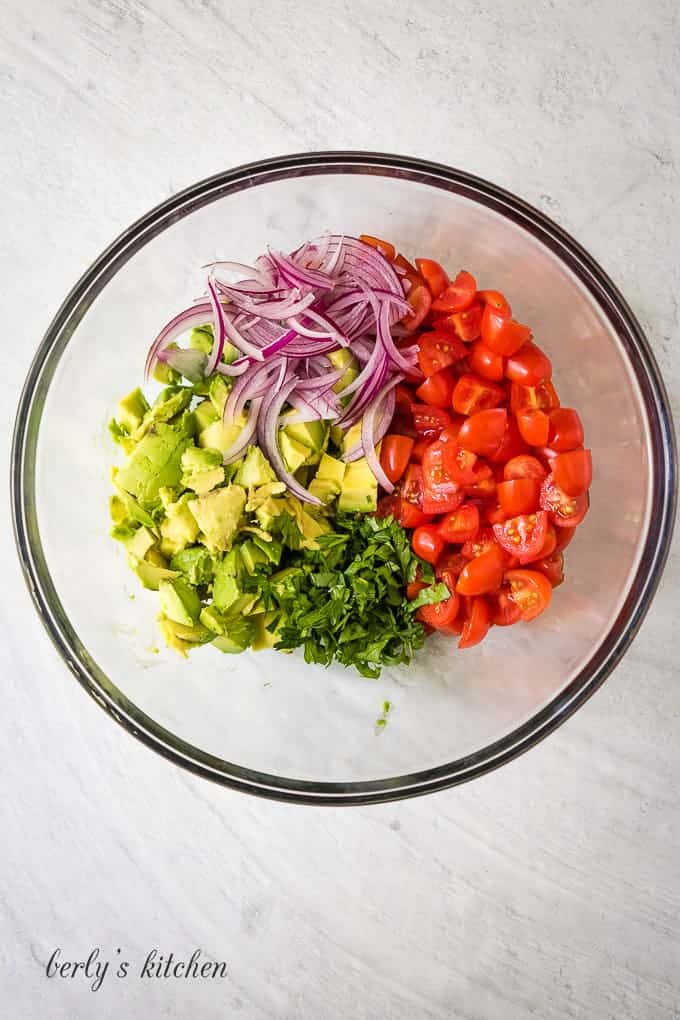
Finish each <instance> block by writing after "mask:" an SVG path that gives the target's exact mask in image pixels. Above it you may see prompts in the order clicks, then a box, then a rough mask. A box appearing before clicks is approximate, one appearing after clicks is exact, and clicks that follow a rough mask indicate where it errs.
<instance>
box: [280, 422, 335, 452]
mask: <svg viewBox="0 0 680 1020" xmlns="http://www.w3.org/2000/svg"><path fill="white" fill-rule="evenodd" d="M281 432H282V433H283V434H285V435H287V436H288V437H289V438H290V439H294V440H295V441H296V442H297V443H302V445H303V446H307V447H309V449H310V450H313V451H314V452H315V453H319V451H320V450H322V449H323V447H324V444H325V442H326V438H327V436H328V425H327V424H326V422H324V421H321V420H319V421H303V422H297V423H296V424H295V425H285V424H284V426H283V428H282V429H281Z"/></svg>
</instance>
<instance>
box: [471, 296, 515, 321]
mask: <svg viewBox="0 0 680 1020" xmlns="http://www.w3.org/2000/svg"><path fill="white" fill-rule="evenodd" d="M477 297H478V298H479V300H480V301H482V302H483V303H484V304H485V305H491V307H492V308H493V309H494V311H496V312H500V313H501V315H505V316H507V318H510V316H511V315H512V309H511V307H510V305H509V304H508V302H507V301H506V299H505V296H504V295H503V294H501V292H500V291H499V290H480V291H477Z"/></svg>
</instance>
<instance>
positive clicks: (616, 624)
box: [10, 150, 677, 805]
mask: <svg viewBox="0 0 680 1020" xmlns="http://www.w3.org/2000/svg"><path fill="white" fill-rule="evenodd" d="M329 173H331V174H332V173H349V174H361V173H369V174H378V175H383V176H390V175H392V176H399V177H401V178H406V179H409V180H411V181H414V182H419V183H424V184H429V185H431V186H434V187H438V188H441V189H444V190H447V191H450V192H453V193H454V194H459V195H462V196H464V197H466V198H470V199H472V200H473V201H477V202H478V203H481V204H482V205H484V206H486V207H487V208H491V209H493V210H495V211H496V212H499V213H500V214H502V215H503V216H505V217H506V218H508V219H510V220H512V221H513V222H515V223H517V224H518V225H519V226H521V227H523V228H524V229H526V230H528V231H529V232H530V233H531V234H532V235H533V236H534V237H535V238H536V239H537V240H539V241H540V242H541V243H542V244H544V245H545V246H546V247H548V248H549V249H550V250H551V251H552V252H553V254H555V255H557V256H558V257H559V258H560V259H561V260H562V261H563V262H564V263H565V264H566V265H567V266H568V268H569V269H570V270H571V271H572V272H573V273H574V274H575V275H576V277H577V278H578V279H579V281H580V283H581V284H582V285H584V286H585V287H586V289H587V290H588V291H589V293H590V294H591V296H592V297H593V299H594V300H595V301H596V303H597V305H598V306H599V308H600V310H601V311H602V313H603V314H604V315H605V317H606V318H607V320H608V322H609V323H610V325H611V326H612V328H613V329H615V330H616V331H617V333H618V336H619V338H620V340H621V342H622V346H623V348H624V350H625V352H626V354H627V357H628V361H629V364H630V367H631V369H632V371H633V373H634V375H635V377H636V381H637V383H638V386H639V387H640V390H641V393H642V398H643V401H644V404H645V409H646V413H647V423H648V427H649V431H650V439H651V447H652V472H651V473H652V478H651V486H650V488H651V495H650V509H651V516H650V519H651V520H652V521H654V527H648V529H647V535H646V538H645V541H644V546H643V549H642V553H641V555H640V558H639V562H638V565H637V569H636V571H635V574H634V577H633V578H632V580H631V581H630V586H629V590H628V593H627V595H626V598H625V600H624V602H623V605H622V606H621V608H620V610H619V613H618V614H617V617H616V618H615V620H614V621H613V623H612V625H611V627H610V629H609V631H608V633H607V635H606V636H605V638H604V639H603V641H602V642H601V644H600V645H599V647H598V648H596V649H595V651H594V653H593V654H592V655H591V657H590V659H589V661H588V662H587V663H586V664H585V665H584V666H583V668H582V669H581V670H580V672H579V674H578V675H577V676H576V677H574V679H573V680H572V681H571V682H570V683H569V684H568V685H567V687H566V688H564V690H562V691H561V692H560V693H559V694H558V695H556V696H555V697H554V698H553V699H552V700H551V701H550V702H549V703H548V704H547V705H545V706H544V707H543V708H542V709H540V710H539V711H538V712H537V713H535V714H534V715H533V716H532V717H531V718H530V719H528V720H527V721H526V722H524V723H522V724H521V725H520V726H519V727H516V728H515V729H514V730H512V731H511V732H510V733H508V734H507V735H506V736H504V737H502V738H500V739H499V740H496V741H495V742H493V743H491V744H488V745H486V746H485V747H483V748H480V749H479V750H478V751H476V752H474V753H472V754H469V755H466V756H464V757H463V758H459V759H456V760H454V761H453V762H449V763H446V764H443V765H440V766H436V767H434V768H430V769H427V770H424V771H420V772H416V773H412V774H409V775H404V776H394V777H389V778H386V779H381V780H374V781H361V782H346V783H342V782H332V783H330V782H315V781H312V780H296V779H292V778H289V777H285V776H275V775H268V774H266V773H260V772H257V771H255V770H252V769H247V768H243V767H241V766H238V765H235V764H232V763H230V762H226V761H223V760H222V759H221V758H218V757H215V756H213V755H211V754H208V753H207V752H203V751H201V750H200V749H199V748H196V747H193V745H190V744H187V743H185V742H184V741H182V740H181V739H180V738H178V737H177V736H176V735H174V734H172V733H170V732H169V731H168V730H165V729H164V728H163V727H161V726H159V725H158V724H157V723H156V722H155V721H154V720H153V719H152V718H151V717H149V716H147V715H146V714H145V713H143V712H141V711H140V710H139V709H137V708H136V706H135V705H133V704H132V703H131V702H129V701H128V700H127V698H126V697H125V696H124V695H123V694H122V692H120V691H118V689H117V688H115V687H114V685H113V684H112V683H111V682H110V681H108V678H106V677H105V674H104V673H103V671H101V670H100V669H99V667H98V666H97V664H96V663H95V662H94V661H93V660H92V659H91V658H90V656H89V654H88V653H87V651H86V649H85V648H84V646H83V645H82V644H81V642H80V641H79V639H78V637H77V635H76V634H75V632H74V631H73V630H72V628H71V627H70V623H69V621H68V619H67V618H66V615H65V614H64V613H63V612H62V613H60V612H59V610H60V604H59V599H58V596H57V594H56V591H55V589H54V586H53V584H52V581H51V577H50V575H49V570H48V568H47V564H46V560H45V557H44V553H43V551H42V546H41V543H40V537H39V532H38V527H37V521H36V520H35V517H34V514H33V516H32V515H31V513H32V511H31V501H32V494H33V484H34V478H35V453H36V444H37V435H38V426H39V422H40V414H41V404H42V403H43V402H44V400H43V399H42V398H44V395H45V394H46V392H47V390H48V388H49V384H50V382H51V378H52V375H53V373H54V369H55V368H56V365H57V363H58V361H59V358H60V356H61V354H62V352H63V350H64V349H65V347H66V345H67V343H68V340H69V338H70V336H71V335H72V333H73V331H74V329H75V328H76V326H77V323H78V321H79V319H80V318H81V317H82V315H83V314H84V313H85V312H86V311H87V308H88V307H89V305H90V303H91V301H92V300H93V299H94V298H95V297H96V296H97V294H98V293H99V292H100V291H101V290H102V289H103V287H104V286H105V285H106V283H107V281H108V280H109V279H110V278H111V277H112V276H113V275H115V273H116V272H117V270H118V268H119V267H120V266H121V265H122V264H123V263H124V262H126V261H127V260H128V258H130V257H131V255H133V254H134V252H135V251H137V250H138V249H139V248H140V247H142V246H143V245H144V244H145V243H146V242H147V241H148V240H150V239H151V238H152V237H153V236H155V235H156V234H159V233H161V232H162V231H163V230H164V229H165V228H166V227H167V226H169V225H170V224H171V223H173V222H175V221H177V220H178V219H181V218H183V217H184V216H186V215H188V214H190V213H191V212H192V211H193V210H195V209H197V208H200V207H202V206H204V205H207V204H209V203H210V202H212V201H215V200H216V199H218V198H220V197H222V196H224V195H226V194H230V193H234V192H236V191H239V190H241V189H242V188H244V187H253V186H260V185H262V184H266V183H268V182H270V181H274V180H281V179H285V178H289V177H297V176H305V175H319V174H329ZM49 369H51V371H49ZM29 426H32V427H29ZM10 490H11V505H12V520H13V528H14V537H15V542H16V547H17V551H18V555H19V560H20V563H21V567H22V571H23V574H24V578H25V580H26V584H27V586H28V589H29V592H30V595H31V598H32V600H33V603H34V605H35V607H36V609H37V611H38V613H39V615H40V618H41V620H42V622H43V625H44V626H45V628H46V630H47V633H48V634H49V636H50V638H51V640H52V642H53V644H54V645H55V647H56V648H57V650H58V651H59V653H60V655H61V657H62V659H63V660H64V662H65V663H66V665H67V666H68V667H69V668H70V670H71V671H72V672H73V674H74V675H75V677H76V679H77V680H78V681H79V683H80V684H81V685H82V686H83V687H84V689H85V690H86V691H87V692H88V693H89V694H90V695H91V696H92V697H93V698H94V699H95V700H96V701H97V703H98V704H99V705H100V706H101V707H102V708H103V709H104V710H105V711H106V712H107V713H108V714H109V715H110V716H111V717H112V718H114V719H115V720H116V722H118V723H119V724H120V725H121V726H123V727H124V728H125V729H127V730H128V732H130V733H132V734H133V736H135V737H136V738H137V739H138V740H141V741H142V742H143V743H144V744H146V745H147V746H148V747H150V748H152V749H153V750H154V751H156V752H157V753H159V754H161V755H162V756H164V757H165V758H167V759H169V760H170V761H172V762H174V763H175V764H176V765H179V766H181V767H183V768H185V769H187V770H188V771H190V772H192V773H193V774H194V775H197V776H200V777H202V778H206V779H210V780H212V781H213V782H216V783H219V784H220V785H222V786H227V787H231V788H233V789H237V790H241V791H246V792H249V793H251V794H255V795H257V796H261V797H266V798H271V799H275V800H282V801H288V802H295V803H304V804H335V805H338V804H347V805H365V804H371V803H378V802H383V801H390V800H398V799H402V798H405V797H412V796H417V795H421V794H424V793H429V792H433V791H436V790H441V789H444V788H446V787H449V786H454V785H457V784H459V783H463V782H468V781H469V780H471V779H474V778H476V777H478V776H481V775H483V774H485V773H486V772H489V771H491V770H493V769H495V768H498V767H499V766H500V765H502V764H504V763H505V762H507V761H510V760H511V759H512V758H515V757H517V756H518V755H519V754H521V753H523V752H524V751H526V750H528V749H529V748H530V747H532V746H534V745H535V744H537V743H538V742H539V741H540V740H542V739H543V738H544V737H546V736H547V735H548V734H549V733H551V732H552V731H553V730H554V729H555V728H556V727H557V726H559V725H561V724H562V723H563V722H564V721H565V720H566V719H568V718H569V716H570V715H572V713H573V712H575V711H576V709H577V708H579V707H580V706H581V705H582V704H583V703H584V702H585V701H586V700H587V699H588V698H589V697H590V696H591V695H592V694H593V693H594V692H595V691H596V690H597V689H598V687H600V685H601V684H602V683H603V682H604V680H605V679H606V678H607V676H608V675H609V674H610V673H611V672H612V670H613V669H614V667H615V666H616V665H617V663H618V662H619V661H620V659H621V657H622V656H623V654H624V653H625V651H626V649H627V648H628V647H629V645H630V643H631V642H632V640H633V638H634V637H635V635H636V633H637V631H638V629H639V627H640V625H641V623H642V620H643V619H644V617H645V615H646V613H647V610H648V609H649V606H650V603H651V600H652V598H653V596H654V593H655V591H656V589H657V587H658V584H659V581H660V579H661V574H662V571H663V567H664V564H665V562H666V559H667V556H668V552H669V548H670V542H671V537H672V532H673V524H674V519H675V508H676V500H677V456H676V449H675V434H674V428H673V421H672V416H671V411H670V404H669V400H668V396H667V393H666V389H665V386H664V383H663V380H662V377H661V374H660V372H659V369H658V366H657V364H656V361H655V358H654V356H653V354H652V351H651V348H650V345H649V343H648V341H647V339H646V337H645V335H644V333H643V331H642V328H641V326H640V324H639V323H638V321H637V319H636V317H635V316H634V314H633V312H632V310H631V309H630V307H629V306H628V304H627V302H626V300H625V299H624V297H623V296H622V295H621V293H620V292H619V290H618V288H617V287H616V286H615V284H614V283H613V282H612V280H611V279H610V278H609V276H608V275H607V274H606V273H605V271H604V270H603V269H602V267H601V266H600V265H599V264H598V263H597V262H596V261H595V259H593V258H592V256H590V255H589V254H588V252H587V251H586V250H585V249H584V248H583V247H582V246H581V245H580V244H579V243H578V242H577V241H576V240H575V239H574V238H573V237H571V235H570V234H568V233H567V232H566V231H565V230H563V229H562V228H561V227H560V226H558V225H557V224H556V223H554V222H553V221H552V220H551V219H550V218H549V217H547V216H546V215H544V213H542V212H541V211H539V210H538V209H536V208H534V207H533V206H531V205H529V204H528V203H527V202H525V201H524V200H523V199H521V198H518V197H517V196H515V195H514V194H512V193H511V192H509V191H506V190H505V189H503V188H500V187H498V186H497V185H495V184H493V183H491V182H489V181H487V180H484V179H483V178H480V177H477V176H475V175H473V174H470V173H467V172H466V171H463V170H459V169H455V168H453V167H449V166H446V165H444V164H440V163H434V162H429V161H427V160H424V159H420V158H417V157H410V156H402V155H393V154H389V153H378V152H368V151H359V150H356V151H355V150H347V151H342V150H339V151H322V152H302V153H293V154H290V155H283V156H278V157H273V158H269V159H262V160H257V161H255V162H252V163H246V164H243V165H240V166H237V167H234V168H232V169H230V170H225V171H222V172H220V173H217V174H214V175H212V176H211V177H208V178H205V179H204V180H201V181H198V182H197V183H195V184H193V185H191V186H189V187H187V188H185V189H183V190H182V191H180V192H178V193H177V194H175V195H173V196H171V197H170V198H168V199H166V200H165V201H163V202H161V203H160V204H159V205H157V206H155V207H154V208H153V209H151V210H150V211H149V212H148V213H146V214H145V215H144V216H142V217H141V218H139V219H138V220H136V221H135V222H134V223H132V224H131V225H130V226H129V227H128V228H127V229H126V230H124V231H123V232H122V233H121V234H120V235H119V236H118V237H117V238H116V239H115V240H114V241H113V242H112V243H111V244H110V245H109V246H108V248H106V249H105V250H104V251H103V252H102V254H101V255H100V256H99V257H98V258H97V259H95V261H94V262H93V263H92V265H91V266H90V267H89V269H87V270H86V272H85V273H84V274H83V275H82V276H81V278H80V279H79V280H78V282H77V283H76V284H75V286H74V287H73V288H72V290H71V291H70V293H69V294H68V295H67V297H66V298H65V300H64V302H63V303H62V305H61V307H60V308H59V310H58V311H57V313H56V315H55V317H54V319H53V320H52V322H51V324H50V326H49V327H48V329H47V331H46V333H45V335H44V337H43V339H42V341H41V343H40V345H39V347H38V350H37V352H36V354H35V356H34V359H33V362H32V364H31V367H30V369H29V372H28V375H27V377H26V381H25V383H24V387H23V389H22V393H21V396H20V399H19V405H18V410H17V416H16V420H15V427H14V434H13V439H12V453H11V476H10ZM104 681H107V682H106V683H104ZM111 688H113V691H112V690H111ZM114 692H115V693H114Z"/></svg>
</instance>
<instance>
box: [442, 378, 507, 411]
mask: <svg viewBox="0 0 680 1020" xmlns="http://www.w3.org/2000/svg"><path fill="white" fill-rule="evenodd" d="M504 400H505V390H504V389H503V387H502V386H499V385H498V384H497V383H493V382H489V380H488V379H480V378H479V376H476V375H468V374H465V375H461V376H460V377H459V379H458V382H457V383H456V387H455V389H454V391H453V397H452V399H451V403H452V404H453V409H454V411H457V412H458V414H475V413H476V412H477V411H487V410H489V408H491V407H498V405H499V404H502V403H503V401H504Z"/></svg>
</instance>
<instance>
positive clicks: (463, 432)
mask: <svg viewBox="0 0 680 1020" xmlns="http://www.w3.org/2000/svg"><path fill="white" fill-rule="evenodd" d="M507 423H508V412H507V411H506V410H505V408H504V407H492V408H490V409H489V410H488V411H477V412H476V413H475V414H471V415H470V417H469V418H468V419H467V420H466V421H464V422H463V424H462V425H461V427H460V431H459V433H458V444H459V445H460V446H462V447H463V448H464V449H465V450H472V452H473V453H477V454H480V455H481V456H483V457H488V456H490V455H491V454H493V453H495V452H496V450H497V449H498V447H499V446H500V444H501V440H502V439H503V436H504V435H505V429H506V426H507Z"/></svg>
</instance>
